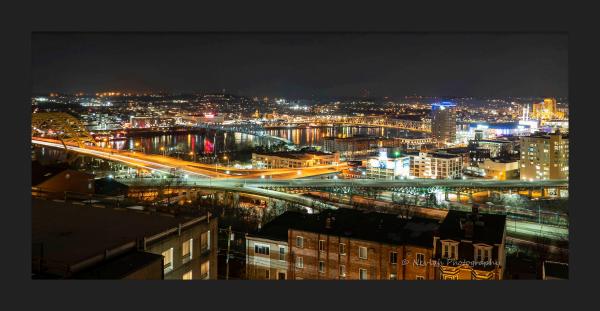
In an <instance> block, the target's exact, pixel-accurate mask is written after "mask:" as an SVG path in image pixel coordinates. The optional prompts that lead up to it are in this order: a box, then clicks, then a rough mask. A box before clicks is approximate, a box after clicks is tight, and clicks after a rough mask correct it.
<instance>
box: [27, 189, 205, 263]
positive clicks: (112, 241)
mask: <svg viewBox="0 0 600 311" xmlns="http://www.w3.org/2000/svg"><path fill="white" fill-rule="evenodd" d="M192 219H193V218H191V217H173V216H168V215H163V214H159V213H150V212H143V211H134V210H129V209H111V208H99V207H88V206H83V205H73V204H71V203H64V202H55V201H48V200H42V199H35V198H34V199H32V220H31V221H32V222H31V224H32V230H31V232H32V237H31V240H32V257H33V258H39V257H42V256H43V259H44V262H48V263H50V262H55V263H60V265H63V266H73V265H75V264H77V263H80V262H82V261H84V260H86V259H90V258H93V257H95V256H98V255H99V254H103V253H105V251H106V250H111V249H115V248H118V247H122V246H124V245H127V244H131V243H132V242H133V243H136V242H137V240H138V239H142V238H144V237H150V236H153V235H156V234H158V233H162V232H165V231H167V230H169V229H173V228H177V227H178V226H179V224H183V223H186V222H188V221H190V220H192Z"/></svg>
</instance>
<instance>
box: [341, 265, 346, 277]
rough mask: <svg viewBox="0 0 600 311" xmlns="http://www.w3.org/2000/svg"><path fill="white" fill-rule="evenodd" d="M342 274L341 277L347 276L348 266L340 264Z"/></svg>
mask: <svg viewBox="0 0 600 311" xmlns="http://www.w3.org/2000/svg"><path fill="white" fill-rule="evenodd" d="M340 276H341V277H345V276H346V266H344V265H340Z"/></svg>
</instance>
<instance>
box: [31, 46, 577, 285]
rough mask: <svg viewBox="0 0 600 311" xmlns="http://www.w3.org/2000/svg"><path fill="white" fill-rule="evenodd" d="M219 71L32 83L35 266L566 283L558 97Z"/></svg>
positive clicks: (41, 271) (183, 274)
mask: <svg viewBox="0 0 600 311" xmlns="http://www.w3.org/2000/svg"><path fill="white" fill-rule="evenodd" d="M44 40H48V38H42V39H40V41H41V42H43V41H44ZM103 40H106V39H103ZM273 40H275V39H273ZM244 42H245V41H244ZM236 44H237V43H236ZM240 44H242V43H240ZM261 44H262V43H261ZM282 44H283V43H282ZM316 45H317V46H318V44H316ZM258 46H259V47H261V45H260V44H259V45H258ZM283 46H284V47H285V48H286V49H287V46H286V45H285V44H283ZM309 46H311V47H312V45H309ZM249 48H255V46H254V45H249ZM41 50H43V49H41ZM36 51H37V52H38V53H42V52H41V51H40V50H34V56H35V52H36ZM165 57H166V56H165ZM281 57H283V56H281ZM40 58H43V57H41V56H40ZM282 59H283V58H282ZM279 61H280V63H277V64H276V65H274V66H275V67H274V68H280V67H281V66H285V65H286V64H288V63H287V62H286V61H287V60H286V59H283V60H279ZM448 61H449V62H450V60H448ZM37 62H40V63H42V61H41V60H39V61H37ZM273 62H276V61H275V60H273ZM35 64H36V63H35V62H34V65H35ZM278 66H280V67H278ZM349 66H350V65H349ZM281 68H283V67H281ZM240 71H243V70H242V69H240ZM211 73H212V74H213V75H214V76H215V77H221V76H220V75H219V73H218V72H217V71H214V72H211V71H206V72H205V74H206V75H209V74H211ZM258 76H262V75H258V74H257V77H258ZM339 78H340V79H342V78H343V77H342V76H339ZM230 79H231V80H230V83H231V84H232V87H231V90H229V89H228V88H227V87H229V86H228V85H227V84H228V83H227V81H228V80H227V79H224V80H223V82H222V83H223V85H224V86H225V87H224V88H223V87H222V88H219V89H217V88H214V87H212V88H210V90H204V91H186V92H180V91H165V90H160V91H156V90H155V91H152V90H149V89H146V90H143V91H142V88H139V90H138V91H134V90H135V89H136V88H134V87H129V86H123V87H122V88H119V87H114V88H113V89H110V90H106V88H104V87H97V88H95V87H94V86H93V85H89V86H86V87H85V88H82V89H88V91H80V90H79V91H59V90H60V89H59V88H56V89H53V90H52V91H51V92H42V91H35V90H36V88H34V94H33V95H32V98H31V108H32V110H31V112H32V124H31V130H32V132H31V133H32V135H31V143H32V145H31V155H32V173H33V176H32V185H31V186H32V190H31V191H32V192H31V193H32V200H33V209H32V214H33V220H32V225H33V240H32V254H33V256H32V257H33V258H32V271H33V276H32V277H33V278H34V279H165V280H166V279H175V280H216V279H226V280H234V279H244V280H313V279H317V280H319V279H323V280H325V279H327V280H331V279H336V280H368V279H375V280H507V279H550V278H558V279H563V278H565V279H566V278H568V275H565V274H564V273H562V272H564V269H562V267H566V266H568V255H569V253H568V252H569V240H568V234H569V216H568V215H569V211H568V197H569V191H568V190H569V189H568V179H569V164H568V163H569V126H568V124H569V118H568V116H569V102H568V99H567V98H566V97H564V93H562V92H559V91H557V92H556V93H552V92H550V91H549V92H545V93H543V94H540V95H539V96H538V95H527V96H522V95H518V96H516V95H494V96H491V95H490V96H484V95H482V96H446V95H438V96H433V95H415V94H414V93H408V92H406V94H407V95H391V94H390V95H384V94H387V93H384V92H381V91H370V90H369V89H370V87H368V86H366V87H364V88H358V90H359V91H358V92H355V93H353V94H354V95H352V94H346V93H344V92H346V91H345V90H344V91H342V92H341V94H339V95H332V94H318V95H315V94H313V93H311V92H312V89H311V90H310V92H309V91H300V92H299V93H294V94H292V93H293V92H290V94H291V95H288V96H283V95H281V94H278V95H277V96H273V94H272V93H268V92H263V91H258V89H257V90H255V91H252V90H246V91H243V90H238V88H241V87H238V84H237V83H238V82H239V81H238V79H236V78H230ZM265 79H267V78H265ZM65 81H66V80H65ZM370 82H372V81H370V80H369V83H370ZM282 83H284V82H282ZM315 83H316V82H315ZM328 83H330V82H329V81H328ZM382 83H383V82H382ZM420 83H422V84H423V85H426V84H427V79H425V80H423V81H422V82H420ZM432 83H433V82H432ZM292 84H293V83H291V84H290V85H289V86H287V85H285V86H281V85H280V84H277V85H279V86H278V87H280V88H285V87H289V88H292V87H293V85H292ZM233 85H235V86H233ZM315 85H317V84H315ZM365 85H366V84H365ZM74 87H75V88H79V87H80V86H74ZM352 87H353V88H354V87H355V86H352ZM90 88H91V90H90ZM298 88H299V87H298ZM315 88H317V87H315ZM38 89H41V88H40V87H38ZM166 89H167V88H166ZM482 89H485V90H487V89H486V88H482ZM303 92H305V95H302V94H303ZM424 93H427V94H429V93H431V92H424ZM535 93H536V92H534V91H532V92H530V94H535ZM441 94H443V93H441ZM516 94H521V93H519V92H516ZM557 267H558V268H557ZM548 271H561V273H559V274H556V275H550V274H552V273H549V272H548Z"/></svg>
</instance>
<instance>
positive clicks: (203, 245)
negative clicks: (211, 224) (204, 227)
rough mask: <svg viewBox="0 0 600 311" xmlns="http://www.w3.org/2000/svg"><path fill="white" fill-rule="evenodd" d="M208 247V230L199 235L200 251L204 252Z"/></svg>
mask: <svg viewBox="0 0 600 311" xmlns="http://www.w3.org/2000/svg"><path fill="white" fill-rule="evenodd" d="M209 249H210V231H207V232H204V233H202V234H201V235H200V252H201V253H204V252H206V251H208V250H209Z"/></svg>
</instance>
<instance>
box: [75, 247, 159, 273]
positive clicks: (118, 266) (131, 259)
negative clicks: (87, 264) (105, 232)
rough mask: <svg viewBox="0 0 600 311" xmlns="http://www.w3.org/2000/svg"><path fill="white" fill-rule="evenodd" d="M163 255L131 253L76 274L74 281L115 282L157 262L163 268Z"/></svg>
mask: <svg viewBox="0 0 600 311" xmlns="http://www.w3.org/2000/svg"><path fill="white" fill-rule="evenodd" d="M162 257H163V256H162V255H158V254H153V253H148V252H139V251H135V252H129V253H126V254H125V255H122V256H118V257H116V258H112V259H109V260H107V261H105V262H103V263H102V264H100V265H97V266H94V267H92V268H90V269H86V270H83V271H81V272H78V273H75V274H74V275H73V276H72V278H73V279H94V280H104V279H107V280H115V279H122V278H124V277H126V276H128V275H129V274H130V273H131V272H133V271H137V270H139V269H141V268H143V267H145V266H147V265H150V264H152V263H154V262H156V261H159V262H160V266H161V267H162Z"/></svg>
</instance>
